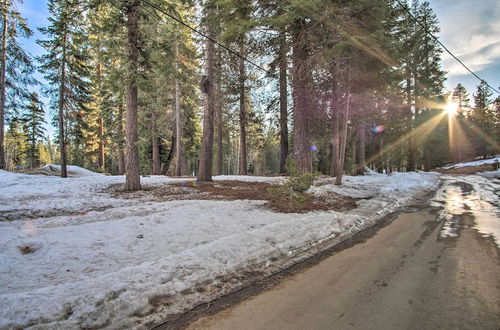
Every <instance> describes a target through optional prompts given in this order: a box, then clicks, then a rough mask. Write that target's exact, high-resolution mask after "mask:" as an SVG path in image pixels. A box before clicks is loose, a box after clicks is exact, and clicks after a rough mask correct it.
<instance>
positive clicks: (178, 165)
mask: <svg viewBox="0 0 500 330" xmlns="http://www.w3.org/2000/svg"><path fill="white" fill-rule="evenodd" d="M175 52H176V54H177V60H176V61H175V71H176V74H177V75H178V74H179V62H178V59H179V50H178V48H176V49H175ZM175 133H176V138H175V139H176V142H177V148H175V175H177V176H182V159H183V156H182V122H181V88H180V84H179V77H178V76H177V77H176V78H175Z"/></svg>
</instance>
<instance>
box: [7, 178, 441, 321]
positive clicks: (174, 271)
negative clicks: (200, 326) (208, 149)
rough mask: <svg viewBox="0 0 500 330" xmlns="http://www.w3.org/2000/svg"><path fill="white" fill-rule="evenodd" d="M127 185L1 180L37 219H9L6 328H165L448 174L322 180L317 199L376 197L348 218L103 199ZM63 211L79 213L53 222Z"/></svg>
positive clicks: (251, 204)
mask: <svg viewBox="0 0 500 330" xmlns="http://www.w3.org/2000/svg"><path fill="white" fill-rule="evenodd" d="M215 179H218V178H215ZM221 179H228V180H234V179H238V180H242V179H245V180H250V179H251V180H262V181H272V182H274V181H276V180H278V179H281V180H282V178H258V177H245V178H241V177H231V178H228V177H223V178H221ZM178 180H179V179H170V178H165V177H147V178H143V179H142V181H143V183H144V185H145V186H148V185H149V186H151V185H161V184H165V183H169V182H173V181H178ZM123 181H124V178H123V177H109V176H99V177H95V176H85V177H77V178H71V179H60V178H56V177H47V176H42V175H34V176H27V175H22V174H12V173H6V172H0V201H1V205H2V206H1V208H2V209H1V213H0V214H5V212H7V213H9V214H10V215H15V214H16V212H18V213H19V214H22V215H23V217H24V216H26V215H27V214H28V215H29V216H30V217H31V218H32V219H28V220H26V219H25V220H21V219H22V218H17V219H13V221H9V222H5V221H4V222H0V283H1V285H0V328H16V327H19V328H30V327H31V328H80V327H83V328H98V327H110V328H120V327H123V328H140V327H145V326H151V325H153V324H158V323H161V321H162V320H165V318H166V317H167V315H170V314H172V313H178V312H182V311H184V310H186V309H189V308H192V307H193V306H194V305H195V304H196V303H199V302H203V301H208V300H210V299H214V298H217V297H219V296H221V295H224V294H226V293H228V292H230V291H232V290H234V289H237V288H239V287H241V286H243V285H245V283H248V281H251V280H255V279H256V278H258V277H261V276H265V275H266V274H270V273H272V272H275V271H276V270H278V269H279V268H281V267H285V266H286V265H289V264H290V263H293V262H296V261H297V260H300V259H302V258H305V257H307V256H309V255H311V254H314V253H317V252H318V251H319V250H321V249H323V248H325V247H326V246H331V245H334V244H337V243H338V242H340V241H342V240H344V239H346V238H348V237H350V236H352V235H353V234H355V233H356V232H358V231H360V230H362V229H364V228H366V227H367V226H370V225H372V224H373V223H374V222H376V221H377V220H379V219H380V218H381V217H383V216H384V215H386V214H388V213H390V212H392V211H394V210H395V209H396V208H398V207H399V206H401V205H403V204H404V203H405V202H407V201H408V200H409V199H411V198H413V197H415V196H418V195H421V194H424V193H425V192H427V191H429V189H434V188H435V187H436V186H437V181H438V175H437V174H432V173H431V174H424V173H406V174H392V175H382V174H375V175H370V176H365V177H345V184H344V185H343V186H342V187H336V186H334V185H332V184H331V183H330V182H329V181H328V180H322V181H321V182H320V184H322V185H321V186H318V187H313V188H311V189H310V192H312V193H315V194H327V193H328V192H330V191H334V192H337V193H341V194H344V195H349V196H354V197H360V198H367V199H364V200H360V201H359V202H358V205H359V207H358V208H356V209H354V210H351V211H349V212H345V213H339V212H333V211H330V212H312V213H307V214H280V213H273V212H270V211H268V210H266V209H264V208H263V207H262V204H263V202H260V201H213V200H210V201H193V200H184V201H170V202H150V201H145V200H140V199H130V200H124V199H120V198H114V197H112V196H111V195H109V193H106V192H105V191H103V189H104V188H106V187H108V186H110V185H112V184H117V183H122V182H123ZM368 198H369V199H368ZM55 204H59V205H57V206H58V207H60V208H61V209H65V210H66V209H68V210H72V211H75V213H74V214H68V213H67V212H62V213H58V214H57V215H56V216H51V215H50V210H51V209H52V208H53V207H56V205H55ZM31 209H35V210H37V211H36V212H38V213H39V214H43V215H44V217H38V218H37V217H36V214H37V213H36V212H32V211H31ZM16 210H23V211H16ZM23 247H30V248H32V249H33V250H34V252H33V253H27V254H22V253H21V250H22V249H23Z"/></svg>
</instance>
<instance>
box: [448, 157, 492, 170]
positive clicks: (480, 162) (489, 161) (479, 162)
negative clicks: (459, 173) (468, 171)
mask: <svg viewBox="0 0 500 330" xmlns="http://www.w3.org/2000/svg"><path fill="white" fill-rule="evenodd" d="M497 163H500V157H496V158H491V159H481V160H476V161H474V162H467V163H458V164H454V165H450V166H445V167H442V169H444V170H449V169H452V168H457V167H467V166H480V165H487V164H497Z"/></svg>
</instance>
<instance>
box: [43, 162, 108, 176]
mask: <svg viewBox="0 0 500 330" xmlns="http://www.w3.org/2000/svg"><path fill="white" fill-rule="evenodd" d="M41 171H43V172H46V174H49V175H50V174H52V175H60V174H61V165H54V164H48V165H45V166H43V167H42V168H41ZM66 171H67V174H68V176H72V177H73V176H101V175H103V174H100V173H95V172H92V171H89V170H87V169H84V168H81V167H79V166H73V165H67V166H66Z"/></svg>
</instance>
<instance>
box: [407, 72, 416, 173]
mask: <svg viewBox="0 0 500 330" xmlns="http://www.w3.org/2000/svg"><path fill="white" fill-rule="evenodd" d="M406 100H407V103H408V126H409V129H410V137H409V141H408V142H409V146H408V171H410V172H411V171H415V167H416V163H415V162H416V160H415V159H416V151H415V137H414V136H413V134H412V131H413V128H414V127H413V109H412V103H413V102H412V97H411V73H410V69H409V68H408V69H407V72H406Z"/></svg>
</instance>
